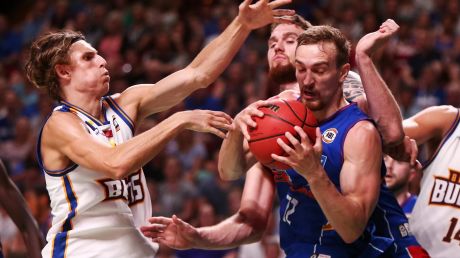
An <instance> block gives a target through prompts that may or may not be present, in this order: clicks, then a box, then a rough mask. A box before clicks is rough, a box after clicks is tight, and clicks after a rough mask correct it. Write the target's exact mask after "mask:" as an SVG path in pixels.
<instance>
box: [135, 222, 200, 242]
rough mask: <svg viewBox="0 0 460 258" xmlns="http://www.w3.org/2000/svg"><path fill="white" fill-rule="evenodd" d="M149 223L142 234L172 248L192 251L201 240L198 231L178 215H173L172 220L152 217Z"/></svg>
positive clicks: (143, 227) (142, 229) (142, 230)
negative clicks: (197, 241)
mask: <svg viewBox="0 0 460 258" xmlns="http://www.w3.org/2000/svg"><path fill="white" fill-rule="evenodd" d="M149 222H150V223H151V224H150V225H148V226H142V227H141V232H142V234H144V236H146V237H148V238H151V239H152V240H153V241H154V242H157V243H160V244H164V245H167V246H168V247H170V248H173V249H178V250H183V249H190V248H193V247H195V243H196V240H198V239H199V234H198V231H197V229H196V228H195V227H193V226H191V225H190V224H188V223H186V222H184V221H183V220H181V219H179V218H178V217H176V215H173V216H172V218H166V217H151V218H150V219H149Z"/></svg>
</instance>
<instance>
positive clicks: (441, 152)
mask: <svg viewBox="0 0 460 258" xmlns="http://www.w3.org/2000/svg"><path fill="white" fill-rule="evenodd" d="M459 118H460V117H459V114H458V113H457V118H456V120H455V123H454V124H453V125H452V128H451V129H450V130H449V132H448V134H447V135H446V136H445V138H444V139H443V141H442V143H441V144H440V146H439V148H438V150H437V152H436V153H435V154H434V155H433V157H432V159H431V161H430V162H429V163H427V164H426V166H425V168H424V171H423V177H422V180H421V185H420V187H421V188H420V189H421V191H420V195H419V197H418V199H417V202H416V204H415V207H414V210H413V211H412V215H411V217H410V219H409V223H410V228H411V230H412V232H413V233H414V235H415V237H416V238H417V241H418V242H419V243H420V244H421V245H422V246H423V247H424V248H425V249H426V250H427V251H428V253H429V254H430V255H431V256H432V257H460V198H459V197H460V126H458V123H459Z"/></svg>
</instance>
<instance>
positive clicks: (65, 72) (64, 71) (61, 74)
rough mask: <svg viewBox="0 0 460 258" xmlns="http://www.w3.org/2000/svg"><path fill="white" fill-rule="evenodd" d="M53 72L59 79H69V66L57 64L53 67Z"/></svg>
mask: <svg viewBox="0 0 460 258" xmlns="http://www.w3.org/2000/svg"><path fill="white" fill-rule="evenodd" d="M54 70H55V71H56V75H57V76H58V78H60V79H67V80H69V79H70V66H69V65H65V64H57V65H55V66H54Z"/></svg>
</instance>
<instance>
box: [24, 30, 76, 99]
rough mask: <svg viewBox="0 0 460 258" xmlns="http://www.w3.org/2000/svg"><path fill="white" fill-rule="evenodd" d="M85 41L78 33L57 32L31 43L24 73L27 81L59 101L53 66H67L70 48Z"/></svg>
mask: <svg viewBox="0 0 460 258" xmlns="http://www.w3.org/2000/svg"><path fill="white" fill-rule="evenodd" d="M79 40H85V37H84V36H83V35H82V34H81V33H80V32H74V31H58V32H49V33H47V34H44V35H42V36H41V37H39V38H38V39H37V40H35V41H34V42H33V43H32V46H31V47H30V53H29V58H28V60H27V62H26V66H25V71H26V76H27V79H28V80H29V81H30V82H31V83H32V84H33V85H34V86H35V87H37V88H43V89H47V91H48V94H49V96H50V97H52V98H53V99H55V100H60V99H61V96H60V92H61V89H60V86H59V79H58V76H57V74H56V70H55V66H56V65H58V64H69V63H70V56H69V49H70V46H71V45H72V44H73V43H75V42H77V41H79Z"/></svg>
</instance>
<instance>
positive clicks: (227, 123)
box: [177, 109, 233, 138]
mask: <svg viewBox="0 0 460 258" xmlns="http://www.w3.org/2000/svg"><path fill="white" fill-rule="evenodd" d="M177 114H178V115H179V117H178V119H179V120H180V121H181V122H182V123H184V124H185V126H186V128H187V129H189V130H192V131H197V132H207V133H213V134H215V135H217V136H219V137H221V138H225V133H224V132H223V131H228V130H231V129H232V122H233V120H232V118H231V117H230V116H229V115H227V114H225V113H224V112H221V111H211V110H198V109H197V110H189V111H182V112H179V113H177Z"/></svg>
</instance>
